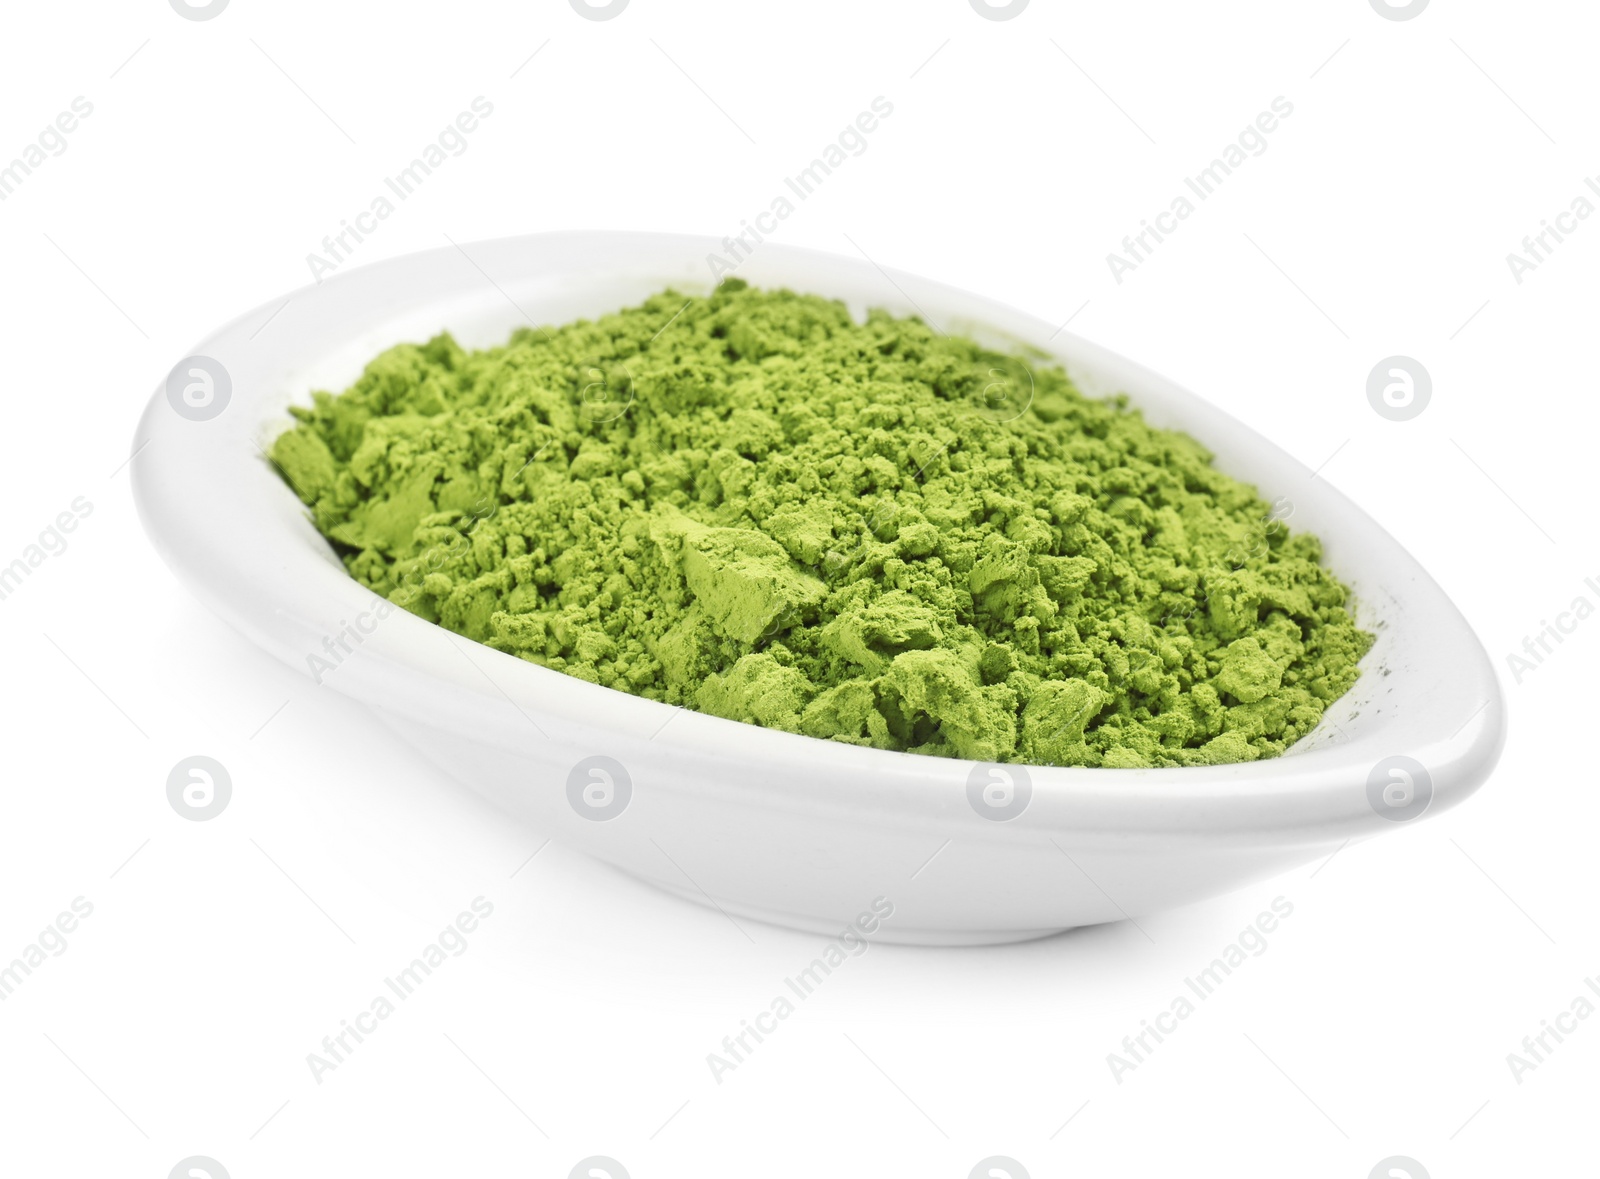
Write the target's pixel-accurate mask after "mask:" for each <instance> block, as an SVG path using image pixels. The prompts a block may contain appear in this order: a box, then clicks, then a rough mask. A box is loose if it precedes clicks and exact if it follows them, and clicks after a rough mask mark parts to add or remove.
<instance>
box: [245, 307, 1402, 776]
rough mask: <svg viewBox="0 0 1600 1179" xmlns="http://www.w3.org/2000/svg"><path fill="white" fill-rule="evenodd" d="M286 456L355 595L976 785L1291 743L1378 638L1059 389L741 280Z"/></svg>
mask: <svg viewBox="0 0 1600 1179" xmlns="http://www.w3.org/2000/svg"><path fill="white" fill-rule="evenodd" d="M292 412H293V413H294V415H295V417H296V419H297V423H296V425H295V426H294V427H292V428H291V429H290V430H288V431H286V432H285V433H284V434H282V435H281V436H280V437H279V438H278V439H277V440H276V442H275V443H274V444H273V447H272V452H271V458H272V461H273V462H274V464H275V465H276V466H277V468H278V470H279V471H280V473H281V474H282V475H283V477H284V478H285V480H286V481H287V482H288V483H289V484H290V486H292V487H293V488H294V490H295V491H296V493H297V494H298V495H299V496H300V498H301V500H302V501H304V502H305V503H306V504H307V505H309V507H310V511H311V516H312V520H313V522H314V523H315V524H316V526H317V528H318V529H319V530H320V531H321V532H322V534H323V535H324V536H326V537H327V538H328V539H329V540H330V541H331V542H332V543H333V544H334V546H335V548H336V549H337V551H338V552H339V553H340V555H341V556H342V558H343V560H344V562H345V565H346V568H348V569H349V571H350V574H351V575H352V576H353V577H355V578H356V579H357V580H359V581H361V582H362V583H363V584H365V585H367V586H369V587H370V588H371V589H373V590H374V591H375V592H377V593H379V594H381V595H383V596H384V597H386V598H388V599H389V600H390V601H392V602H394V603H396V604H397V605H399V606H402V607H404V608H405V609H407V610H410V611H412V612H413V613H415V614H418V615H420V616H421V617H423V618H426V619H428V620H430V621H433V622H436V623H438V624H440V625H442V626H446V627H448V628H450V629H451V630H454V631H457V632H458V633H460V634H463V635H466V636H468V637H470V638H472V639H475V640H477V641H479V642H482V643H486V644H488V645H489V646H491V647H495V648H497V649H499V650H502V651H507V652H510V653H512V654H515V655H518V656H520V657H522V658H524V659H528V660H530V661H532V662H534V663H538V664H541V665H543V666H545V667H549V668H553V669H555V670H557V671H561V672H564V673H566V674H568V675H572V676H576V677H578V678H581V679H584V680H588V681H590V682H591V683H596V684H602V685H605V686H607V687H611V688H616V689H618V690H621V691H624V692H631V693H634V694H637V695H641V696H646V697H649V698H651V699H654V700H660V701H664V702H666V703H670V704H678V705H683V706H685V707H689V708H695V709H698V710H700V711H703V712H708V713H712V714H714V715H717V716H722V717H727V718H729V719H733V720H738V721H743V722H746V723H750V724H757V725H765V726H768V727H771V728H777V729H783V730H786V731H788V732H795V733H804V734H807V735H810V736H813V737H823V738H828V739H831V740H836V741H845V742H850V743H853V744H858V745H867V746H873V747H876V748H881V749H895V750H903V751H910V752H915V753H927V754H939V755H945V756H951V757H960V758H968V759H973V760H980V761H1023V762H1029V763H1033V764H1041V765H1070V766H1104V767H1120V768H1139V767H1152V766H1185V765H1216V764H1222V763H1227V762H1239V761H1252V760H1255V759H1257V758H1262V757H1271V756H1274V755H1276V754H1279V753H1282V752H1283V751H1284V750H1285V749H1286V748H1287V747H1288V746H1289V745H1290V744H1292V743H1293V742H1294V741H1296V740H1298V739H1299V738H1300V737H1302V736H1303V735H1305V734H1306V733H1307V732H1309V731H1310V730H1311V729H1312V728H1313V727H1314V726H1315V725H1316V724H1317V722H1318V721H1319V720H1320V719H1321V717H1322V715H1323V712H1324V711H1325V710H1326V708H1327V707H1328V706H1329V705H1330V704H1331V703H1332V702H1333V701H1334V700H1336V699H1337V698H1338V697H1339V696H1341V695H1342V694H1343V693H1344V692H1346V691H1347V690H1348V689H1349V688H1350V686H1351V685H1352V684H1353V683H1354V682H1355V680H1356V678H1357V675H1358V670H1357V664H1358V662H1359V660H1360V659H1361V657H1362V656H1363V655H1364V654H1365V653H1366V651H1367V648H1368V647H1369V646H1370V645H1371V642H1372V637H1371V636H1370V635H1368V634H1366V633H1365V632H1363V631H1361V630H1360V629H1358V628H1357V626H1356V624H1355V622H1354V620H1353V618H1352V617H1351V614H1350V612H1349V610H1348V608H1347V604H1346V599H1347V593H1346V590H1345V588H1344V586H1343V585H1341V584H1340V582H1339V581H1338V580H1337V579H1336V578H1335V577H1334V576H1333V575H1332V574H1331V573H1330V572H1329V571H1328V570H1327V569H1326V568H1324V567H1323V566H1322V564H1321V548H1320V546H1319V545H1318V543H1317V540H1316V538H1315V537H1312V536H1310V535H1307V534H1304V533H1291V532H1290V531H1289V529H1288V528H1287V527H1286V525H1285V523H1284V518H1285V516H1286V514H1287V510H1292V509H1287V510H1286V509H1284V508H1282V507H1278V506H1274V505H1271V504H1268V503H1266V502H1264V501H1263V500H1262V499H1261V498H1260V497H1259V496H1258V495H1257V494H1256V491H1255V489H1254V488H1251V487H1249V486H1247V485H1245V484H1242V483H1240V482H1238V481H1236V480H1234V479H1231V478H1229V477H1228V476H1226V475H1224V474H1222V473H1221V472H1219V471H1217V470H1216V469H1215V468H1214V467H1212V465H1211V455H1210V454H1209V452H1207V451H1206V450H1205V449H1204V448H1203V447H1202V446H1201V445H1200V444H1199V443H1198V442H1196V441H1195V440H1194V439H1192V438H1190V437H1188V436H1186V435H1184V434H1181V433H1177V432H1174V431H1170V430H1160V429H1156V428H1153V427H1151V426H1149V425H1148V424H1146V423H1145V421H1144V420H1143V418H1142V417H1141V416H1140V415H1139V413H1138V412H1137V411H1136V410H1133V409H1131V408H1129V406H1128V405H1127V403H1126V399H1125V398H1122V397H1116V398H1110V399H1106V400H1095V399H1091V398H1088V397H1085V396H1083V395H1082V394H1081V393H1079V392H1078V390H1077V389H1076V388H1075V387H1074V386H1073V384H1072V382H1071V380H1070V379H1069V378H1068V376H1067V375H1066V374H1065V373H1064V372H1063V371H1062V370H1061V369H1060V368H1059V367H1055V366H1052V365H1047V364H1044V363H1038V362H1036V361H1035V360H1034V359H1033V358H1029V357H1016V356H1007V355H1003V354H1001V353H997V352H993V351H990V350H988V349H985V348H984V347H982V346H980V345H979V344H977V343H975V342H973V341H971V340H968V339H963V338H960V337H949V336H943V335H940V334H939V333H937V332H935V331H933V330H932V329H930V328H929V327H928V326H926V325H925V324H923V323H922V322H921V321H920V320H918V319H916V318H897V317H895V316H892V315H889V314H888V313H885V312H882V311H873V312H870V313H868V315H867V316H866V318H865V320H863V321H859V322H858V321H857V320H855V319H853V318H852V317H851V315H850V313H849V311H848V310H847V309H846V308H845V306H844V305H843V304H841V303H837V302H833V301H831V300H827V299H823V298H818V297H815V296H808V295H800V294H795V293H793V292H790V291H758V290H754V289H751V288H749V287H747V286H746V285H745V284H744V283H743V282H740V281H738V280H729V281H727V282H725V283H723V284H722V285H721V286H720V287H718V288H717V290H716V292H715V293H714V294H712V295H711V296H710V297H708V298H694V299H689V298H686V297H685V296H683V295H679V294H677V293H675V292H672V291H665V292H662V293H661V294H659V295H657V296H655V297H653V298H651V299H649V300H647V301H646V302H645V303H643V304H642V305H641V306H638V307H634V308H630V309H628V310H625V311H621V312H618V313H616V314H615V315H607V316H603V317H601V318H599V319H597V320H594V321H580V322H577V323H573V324H568V325H567V326H565V327H560V328H549V329H542V328H541V329H538V330H531V329H525V330H519V331H517V332H516V333H515V334H514V335H513V336H512V337H511V339H510V341H509V342H508V343H507V344H505V345H504V346H503V347H498V348H491V349H487V350H485V351H479V352H468V351H466V350H464V349H462V348H461V347H460V346H459V345H458V344H457V343H456V342H455V341H454V340H453V339H452V338H451V337H450V336H448V335H440V336H437V337H435V338H434V339H432V340H430V341H428V342H427V343H426V344H422V345H414V344H403V345H400V346H398V347H395V348H391V349H390V350H389V351H387V352H385V353H383V354H382V355H381V356H379V357H377V358H376V359H375V360H373V361H372V362H371V363H370V364H369V365H368V366H367V368H366V370H365V372H363V374H362V376H361V378H360V379H359V380H358V381H356V383H355V384H354V385H352V386H351V387H350V388H349V389H347V390H345V391H344V392H343V393H339V394H337V395H335V394H331V393H326V392H319V393H317V394H316V395H315V396H314V397H313V399H312V404H311V405H310V406H309V407H304V408H297V409H295V410H294V411H292Z"/></svg>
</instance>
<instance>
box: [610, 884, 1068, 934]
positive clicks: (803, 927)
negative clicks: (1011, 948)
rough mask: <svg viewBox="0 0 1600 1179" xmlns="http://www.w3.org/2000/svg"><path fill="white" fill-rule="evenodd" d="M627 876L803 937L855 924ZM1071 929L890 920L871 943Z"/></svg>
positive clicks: (848, 920) (708, 906)
mask: <svg viewBox="0 0 1600 1179" xmlns="http://www.w3.org/2000/svg"><path fill="white" fill-rule="evenodd" d="M624 875H627V876H632V877H633V878H634V879H635V880H638V881H640V882H642V883H644V884H648V885H650V886H651V887H652V888H659V889H660V890H661V891H663V892H668V893H671V894H672V895H673V896H675V897H681V898H682V899H683V900H686V901H693V902H694V903H695V904H697V905H700V906H702V907H703V908H707V909H715V910H718V911H719V912H722V913H724V914H726V915H728V916H730V917H733V918H735V919H739V918H745V919H747V920H751V921H760V922H762V923H764V924H766V925H778V926H782V927H784V928H786V929H795V930H799V931H800V932H802V933H819V934H822V935H824V936H829V937H831V936H835V935H837V934H839V933H841V932H843V931H844V929H845V928H846V927H847V926H849V924H850V921H851V918H849V917H846V918H843V919H840V920H834V919H830V918H827V917H813V916H810V915H807V914H803V913H786V912H783V911H781V910H778V909H768V908H764V907H762V906H760V905H749V904H745V903H743V902H740V901H729V900H724V899H723V898H721V897H715V898H713V897H708V896H707V895H706V894H705V893H702V892H700V891H699V890H698V889H693V888H684V887H682V886H680V885H676V884H668V883H667V882H665V881H661V880H653V879H651V878H650V877H648V876H640V875H637V874H636V873H633V872H627V871H625V870H624ZM1071 928H1073V927H1072V926H1068V925H1064V926H1059V927H1056V928H1051V929H919V928H916V927H910V928H908V927H906V926H903V925H901V924H899V923H897V922H896V921H895V920H894V919H893V918H890V919H889V920H887V921H885V922H883V923H882V924H881V925H879V926H878V928H877V929H876V930H874V931H873V932H872V933H871V934H870V935H867V940H868V941H873V942H885V943H889V944H892V945H900V946H1003V945H1007V944H1009V943H1011V942H1031V941H1035V940H1037V939H1039V938H1042V937H1053V936H1054V935H1055V934H1058V933H1065V932H1066V931H1067V930H1068V929H1071Z"/></svg>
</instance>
